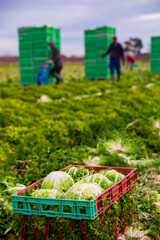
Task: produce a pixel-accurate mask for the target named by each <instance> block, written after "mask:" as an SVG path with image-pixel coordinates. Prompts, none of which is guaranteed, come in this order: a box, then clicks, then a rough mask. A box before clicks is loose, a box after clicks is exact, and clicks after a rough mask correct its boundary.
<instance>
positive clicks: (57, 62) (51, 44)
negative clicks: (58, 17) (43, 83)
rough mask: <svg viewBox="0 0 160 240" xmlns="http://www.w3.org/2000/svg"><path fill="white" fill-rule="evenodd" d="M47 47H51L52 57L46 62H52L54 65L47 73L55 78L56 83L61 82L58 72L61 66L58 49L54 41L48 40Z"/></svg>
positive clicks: (59, 72)
mask: <svg viewBox="0 0 160 240" xmlns="http://www.w3.org/2000/svg"><path fill="white" fill-rule="evenodd" d="M49 47H50V48H51V49H52V59H51V60H49V61H48V63H52V62H54V67H52V68H51V69H50V71H49V74H50V75H51V76H53V77H55V78H56V83H57V84H58V83H60V82H63V79H62V78H61V76H60V74H61V71H62V68H63V62H62V57H61V55H60V52H59V49H58V48H57V47H56V46H55V44H54V42H53V41H51V42H49Z"/></svg>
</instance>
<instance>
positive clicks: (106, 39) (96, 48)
mask: <svg viewBox="0 0 160 240" xmlns="http://www.w3.org/2000/svg"><path fill="white" fill-rule="evenodd" d="M115 34H116V29H115V28H112V27H108V26H104V27H99V28H96V29H89V30H86V31H85V78H89V79H96V78H97V79H105V78H110V77H111V75H110V71H109V56H106V57H105V58H104V59H102V58H101V57H102V55H103V54H104V53H105V52H106V51H107V50H108V47H109V46H110V44H111V43H112V38H113V36H114V35H115Z"/></svg>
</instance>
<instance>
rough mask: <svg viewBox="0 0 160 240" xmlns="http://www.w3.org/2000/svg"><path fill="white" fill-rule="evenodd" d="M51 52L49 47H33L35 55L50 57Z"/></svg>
mask: <svg viewBox="0 0 160 240" xmlns="http://www.w3.org/2000/svg"><path fill="white" fill-rule="evenodd" d="M49 53H51V50H50V49H49V47H48V48H42V49H36V48H35V49H33V57H34V58H35V57H42V56H43V57H49V56H50V54H49Z"/></svg>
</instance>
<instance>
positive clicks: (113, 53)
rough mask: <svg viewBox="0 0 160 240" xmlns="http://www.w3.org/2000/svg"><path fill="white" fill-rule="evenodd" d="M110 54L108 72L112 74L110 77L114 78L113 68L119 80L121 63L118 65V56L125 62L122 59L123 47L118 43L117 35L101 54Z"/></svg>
mask: <svg viewBox="0 0 160 240" xmlns="http://www.w3.org/2000/svg"><path fill="white" fill-rule="evenodd" d="M108 54H110V63H109V67H110V72H111V75H112V79H113V80H114V69H116V71H117V80H118V81H119V79H120V74H121V65H120V58H122V60H123V63H125V60H124V53H123V48H122V46H121V44H120V43H118V42H117V37H116V36H114V37H113V43H111V45H110V46H109V48H108V51H107V52H105V53H104V54H103V55H102V58H104V57H105V56H107V55H108Z"/></svg>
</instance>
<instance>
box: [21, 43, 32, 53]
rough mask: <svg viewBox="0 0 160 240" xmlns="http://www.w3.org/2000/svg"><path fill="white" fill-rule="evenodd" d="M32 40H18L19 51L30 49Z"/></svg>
mask: <svg viewBox="0 0 160 240" xmlns="http://www.w3.org/2000/svg"><path fill="white" fill-rule="evenodd" d="M32 48H33V46H32V42H23V41H19V52H21V51H25V50H27V51H32Z"/></svg>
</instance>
